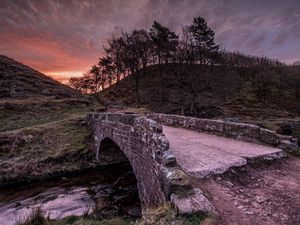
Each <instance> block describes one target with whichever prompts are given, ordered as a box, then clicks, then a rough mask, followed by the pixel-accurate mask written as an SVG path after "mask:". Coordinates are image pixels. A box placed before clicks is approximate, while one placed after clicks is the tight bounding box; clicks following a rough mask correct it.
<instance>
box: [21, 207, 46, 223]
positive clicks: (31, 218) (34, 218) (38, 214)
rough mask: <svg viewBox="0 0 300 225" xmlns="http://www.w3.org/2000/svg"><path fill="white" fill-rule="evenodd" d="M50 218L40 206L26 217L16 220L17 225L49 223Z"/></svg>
mask: <svg viewBox="0 0 300 225" xmlns="http://www.w3.org/2000/svg"><path fill="white" fill-rule="evenodd" d="M48 221H49V220H48V219H47V218H45V217H44V215H43V212H42V210H41V208H40V207H37V208H34V209H33V210H32V211H31V213H30V214H29V215H28V216H26V217H25V218H20V219H18V221H16V225H48V224H49V223H48Z"/></svg>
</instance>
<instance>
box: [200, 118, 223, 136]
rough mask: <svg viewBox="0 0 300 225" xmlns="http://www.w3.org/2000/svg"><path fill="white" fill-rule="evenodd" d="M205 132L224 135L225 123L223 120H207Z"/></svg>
mask: <svg viewBox="0 0 300 225" xmlns="http://www.w3.org/2000/svg"><path fill="white" fill-rule="evenodd" d="M204 130H205V131H208V132H211V133H216V134H222V133H223V131H224V121H222V120H207V121H206V124H205V127H204Z"/></svg>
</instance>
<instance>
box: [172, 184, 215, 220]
mask: <svg viewBox="0 0 300 225" xmlns="http://www.w3.org/2000/svg"><path fill="white" fill-rule="evenodd" d="M171 202H172V204H173V205H174V207H175V208H176V209H177V212H178V214H180V215H191V214H194V213H213V212H215V209H214V207H213V205H212V204H211V203H210V202H209V200H208V199H207V198H206V197H205V196H204V194H203V192H202V191H201V190H200V189H198V188H195V189H194V194H193V195H191V196H186V197H180V196H178V195H176V194H172V195H171Z"/></svg>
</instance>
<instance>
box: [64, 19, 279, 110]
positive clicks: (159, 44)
mask: <svg viewBox="0 0 300 225" xmlns="http://www.w3.org/2000/svg"><path fill="white" fill-rule="evenodd" d="M149 65H156V66H157V67H158V73H159V77H162V76H164V74H166V72H167V73H172V74H173V75H174V76H175V77H176V80H177V84H178V88H179V90H181V91H184V90H185V89H189V90H190V91H192V93H193V96H196V95H197V94H199V90H200V89H199V87H197V84H195V82H193V80H192V76H189V75H190V73H191V71H192V70H193V68H194V66H195V65H198V66H199V69H200V71H201V72H202V74H205V73H207V70H209V67H210V66H216V67H221V66H222V67H224V68H225V69H226V68H227V69H228V70H230V68H236V67H253V66H265V67H277V66H282V65H283V63H281V62H280V61H278V60H275V59H270V58H267V57H255V56H249V55H246V54H243V53H240V52H229V51H226V50H224V49H222V48H221V47H220V45H218V44H217V43H215V33H214V31H213V30H212V29H211V28H210V27H209V26H208V24H207V22H206V20H205V19H204V18H202V17H197V18H194V19H193V22H192V24H191V25H189V26H184V27H182V29H181V31H180V33H179V34H176V32H174V31H172V30H171V29H170V28H169V27H166V26H163V25H162V24H160V23H159V22H157V21H154V23H153V25H152V26H151V27H150V29H149V30H145V29H134V30H132V31H131V32H122V33H121V35H119V36H117V37H111V38H110V39H109V40H108V42H107V45H106V46H105V47H104V56H102V57H101V58H99V61H98V63H97V64H96V65H93V66H92V68H91V69H90V70H89V71H88V72H87V73H85V74H84V75H83V76H82V77H76V78H75V77H72V78H70V80H69V85H70V86H71V87H73V88H75V89H77V90H80V91H81V92H84V93H97V92H99V91H101V90H103V89H105V88H107V87H109V86H111V85H112V84H114V83H117V82H119V81H120V80H121V79H123V78H125V77H126V76H128V75H129V74H131V75H132V76H133V79H134V87H133V88H134V90H135V95H136V104H137V105H138V104H140V103H141V97H140V79H141V76H143V75H146V74H147V67H148V66H149ZM166 70H168V71H166ZM160 89H162V86H161V87H160ZM159 101H161V94H160V96H159Z"/></svg>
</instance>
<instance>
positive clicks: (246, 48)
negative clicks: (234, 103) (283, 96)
mask: <svg viewBox="0 0 300 225" xmlns="http://www.w3.org/2000/svg"><path fill="white" fill-rule="evenodd" d="M104 2H105V1H93V0H90V1H88V0H86V1H80V2H79V1H75V0H74V1H33V0H24V1H8V0H4V1H1V2H0V6H1V7H0V16H1V22H0V25H1V26H0V27H1V28H0V34H1V36H0V40H1V42H0V54H3V55H6V56H8V57H10V58H14V59H16V60H18V61H21V62H22V63H24V64H26V65H29V66H30V67H33V68H34V69H37V70H39V71H40V72H42V73H44V74H46V75H49V76H51V77H53V78H54V79H56V80H59V81H61V82H63V81H66V80H67V79H68V78H69V77H71V76H80V75H82V74H83V73H84V72H87V70H88V69H89V68H90V67H91V66H92V65H93V64H95V63H96V62H97V60H98V58H99V57H100V56H101V55H102V53H103V51H102V47H103V45H105V43H106V40H107V39H108V38H110V37H111V36H112V35H118V34H120V32H121V31H122V30H124V31H129V30H131V29H134V28H144V29H147V30H148V29H149V28H150V26H151V24H152V23H153V21H154V20H157V21H159V22H160V23H162V24H163V25H166V26H169V27H170V28H171V29H172V30H174V31H176V32H177V33H178V31H179V29H180V27H181V26H183V25H189V24H191V23H192V20H193V18H194V17H196V16H202V17H204V18H205V19H206V20H207V22H208V25H209V26H211V27H212V29H213V30H214V31H215V33H216V42H217V43H219V44H221V46H222V47H224V48H225V49H226V50H229V51H240V52H243V53H246V54H250V55H257V56H262V55H264V56H267V57H271V58H277V59H279V60H281V61H283V62H285V63H289V64H290V63H293V62H295V61H298V60H299V59H300V55H299V52H300V42H299V37H300V11H299V10H298V11H297V9H299V8H300V2H299V1H293V0H289V1H285V2H283V1H270V0H268V1H264V2H263V3H262V2H260V1H257V0H256V1H251V2H250V1H248V2H245V1H241V0H234V1H225V0H223V1H218V3H216V1H208V0H202V1H194V0H185V1H156V0H153V1H152V0H145V1H135V0H126V1H114V2H105V3H104ZM165 12H170V13H167V14H166V13H165ZM216 15H217V16H216Z"/></svg>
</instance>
